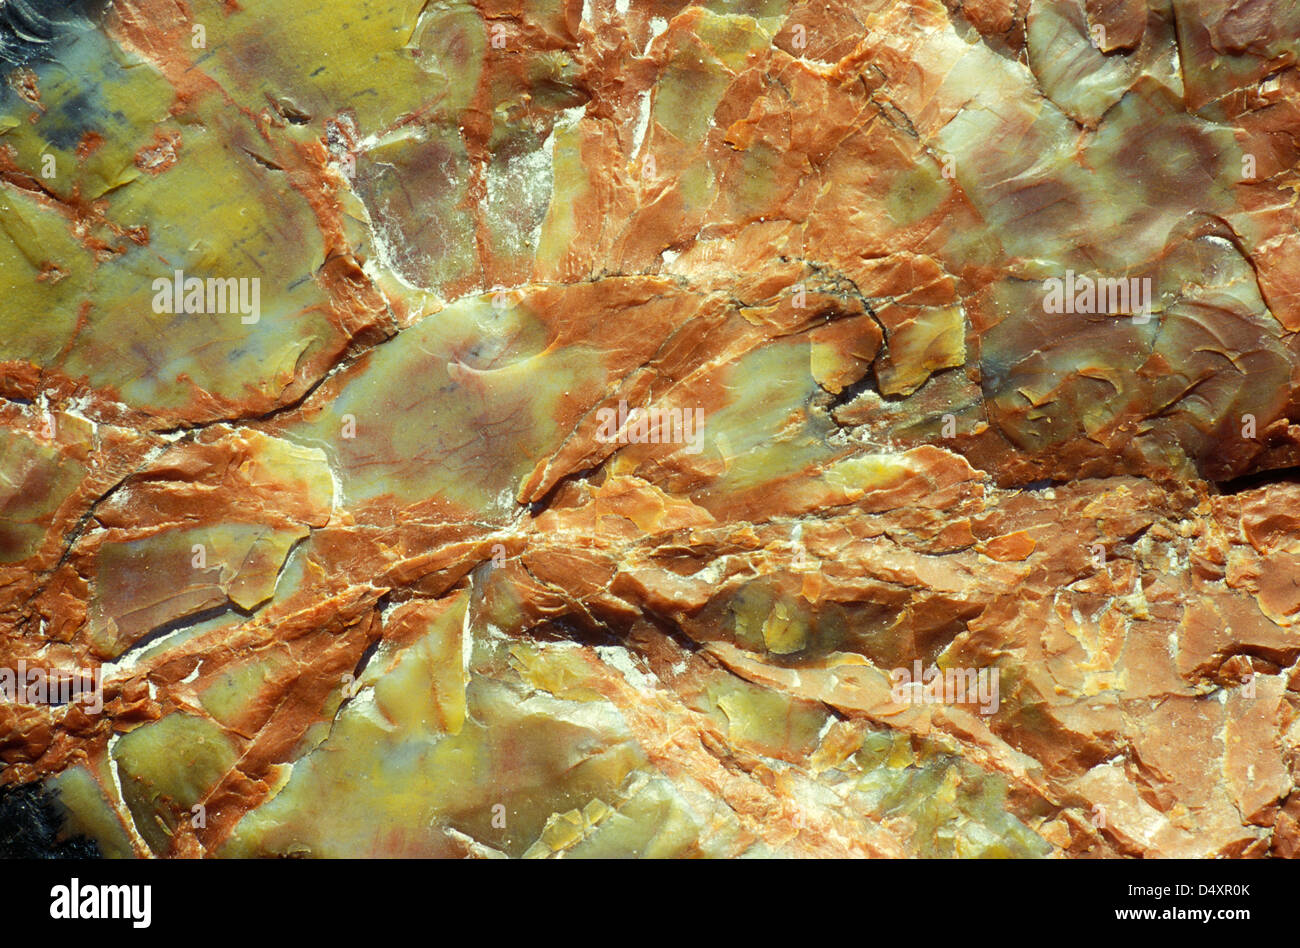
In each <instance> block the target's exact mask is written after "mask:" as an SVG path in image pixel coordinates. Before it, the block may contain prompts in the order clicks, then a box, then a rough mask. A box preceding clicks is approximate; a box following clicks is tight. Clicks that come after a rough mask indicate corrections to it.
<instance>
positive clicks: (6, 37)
mask: <svg viewBox="0 0 1300 948" xmlns="http://www.w3.org/2000/svg"><path fill="white" fill-rule="evenodd" d="M109 2H110V0H5V2H4V4H3V5H0V69H3V70H4V71H5V72H8V71H9V70H10V69H15V68H17V67H19V66H26V65H29V64H31V63H33V62H38V61H42V60H45V61H48V60H50V59H53V58H54V52H55V50H57V49H58V48H59V46H61V45H62V43H63V41H64V40H66V39H67V38H68V37H69V35H70V34H72V33H73V32H74V31H76V30H78V29H84V28H85V27H86V26H87V25H88V23H90V22H92V21H94V20H97V19H98V18H99V17H100V16H102V14H103V12H104V9H105V8H106V7H107V6H108V4H109Z"/></svg>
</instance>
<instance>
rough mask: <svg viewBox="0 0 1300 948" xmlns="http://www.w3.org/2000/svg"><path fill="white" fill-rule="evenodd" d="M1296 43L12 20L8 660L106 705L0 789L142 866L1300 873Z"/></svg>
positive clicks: (760, 26) (0, 453) (72, 720)
mask: <svg viewBox="0 0 1300 948" xmlns="http://www.w3.org/2000/svg"><path fill="white" fill-rule="evenodd" d="M1298 52H1300V6H1297V5H1296V4H1294V3H1291V2H1288V0H967V2H964V3H963V2H960V0H943V2H940V0H852V2H848V0H814V2H795V3H791V2H788V0H708V2H701V3H698V4H694V5H690V4H687V3H685V2H682V0H586V2H582V0H476V2H454V0H353V2H348V3H341V2H327V0H257V2H249V0H224V2H217V0H115V2H112V3H86V2H83V3H74V4H71V5H68V4H64V3H54V2H41V0H7V2H4V3H2V4H0V69H3V71H4V73H5V78H6V82H5V85H4V87H3V91H2V92H0V666H3V669H8V670H11V672H10V677H11V678H13V677H14V676H15V675H17V670H18V669H19V668H20V664H21V665H22V667H23V668H25V669H26V670H27V673H28V674H29V675H30V670H31V669H32V668H42V669H49V670H57V669H62V670H84V671H89V672H92V673H93V674H94V675H96V676H99V680H100V681H101V682H102V685H101V687H100V690H99V692H98V699H99V700H95V701H91V700H87V695H86V694H84V693H83V694H82V695H80V696H79V697H78V698H77V699H76V700H63V701H60V700H56V698H55V697H53V696H51V695H46V696H45V698H44V700H41V698H40V696H39V695H38V696H37V697H36V698H35V699H34V700H33V698H32V693H31V692H26V693H24V692H23V691H22V689H21V688H10V689H9V691H8V692H7V693H4V697H5V700H3V701H0V761H3V763H4V768H3V771H0V782H2V783H4V784H7V785H23V786H22V788H21V790H20V791H19V790H15V791H12V792H22V793H26V794H31V793H35V792H37V791H38V788H39V789H40V790H43V791H44V792H45V793H47V794H48V796H49V798H50V799H52V800H53V801H54V803H55V806H56V812H57V816H58V819H60V820H61V821H62V822H61V829H60V838H61V839H63V840H65V841H71V842H70V843H69V845H73V846H74V848H75V846H82V845H83V844H85V843H89V844H93V847H94V848H95V849H97V850H98V851H99V852H100V853H102V854H104V855H108V856H123V857H129V856H173V857H176V856H180V857H194V856H272V855H280V856H318V857H331V856H501V855H504V856H528V857H534V856H542V857H566V858H572V857H582V856H650V857H679V856H721V857H729V856H741V855H746V856H761V855H776V856H943V857H969V856H998V855H1002V856H1046V857H1096V856H1202V857H1209V856H1234V857H1242V856H1267V855H1273V856H1291V855H1293V854H1295V853H1296V852H1297V850H1298V849H1300V794H1297V793H1296V791H1295V781H1296V777H1297V772H1298V770H1297V768H1298V767H1300V760H1297V756H1296V751H1297V740H1298V738H1300V724H1297V723H1296V720H1295V717H1296V716H1295V708H1296V707H1297V704H1298V703H1300V667H1298V666H1297V664H1296V663H1297V659H1298V658H1300V479H1297V478H1295V477H1294V476H1293V473H1294V471H1295V470H1296V468H1297V466H1300V336H1298V335H1297V333H1300V226H1298V225H1300V212H1298V211H1297V207H1296V200H1297V189H1298V188H1300V171H1298V170H1297V168H1298V162H1300V142H1298V141H1297V136H1298V135H1300V69H1297V65H1296V60H1297V53H1298ZM3 676H4V671H3V670H0V693H3V684H4V682H3ZM17 678H18V680H19V681H20V682H21V680H22V675H17ZM954 686H956V687H954Z"/></svg>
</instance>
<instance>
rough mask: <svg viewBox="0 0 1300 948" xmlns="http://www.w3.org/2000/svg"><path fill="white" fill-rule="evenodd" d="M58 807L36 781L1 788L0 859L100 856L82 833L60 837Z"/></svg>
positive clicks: (96, 846) (93, 843)
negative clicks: (66, 837)
mask: <svg viewBox="0 0 1300 948" xmlns="http://www.w3.org/2000/svg"><path fill="white" fill-rule="evenodd" d="M60 822H61V820H60V819H59V813H58V808H57V806H56V805H55V798H54V795H53V794H52V793H50V791H49V790H47V789H45V787H44V786H42V785H41V784H39V783H25V784H17V785H13V786H8V787H0V859H102V858H103V854H102V853H101V852H100V851H99V844H97V843H95V842H94V841H93V840H90V839H87V838H86V837H85V836H74V837H71V838H69V839H64V840H60V839H59V826H60Z"/></svg>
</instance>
